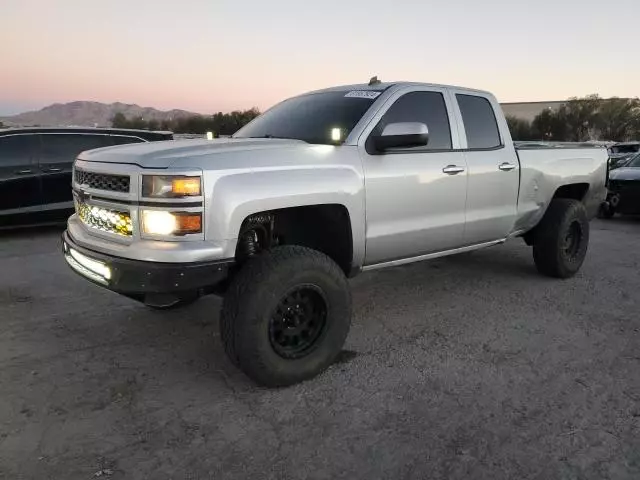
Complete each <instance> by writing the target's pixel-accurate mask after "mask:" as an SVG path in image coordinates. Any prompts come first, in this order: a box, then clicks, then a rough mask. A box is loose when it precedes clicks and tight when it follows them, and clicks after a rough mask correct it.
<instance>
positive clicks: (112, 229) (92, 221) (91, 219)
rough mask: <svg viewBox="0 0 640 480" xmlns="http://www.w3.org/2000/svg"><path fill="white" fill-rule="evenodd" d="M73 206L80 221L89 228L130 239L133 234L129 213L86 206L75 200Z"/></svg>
mask: <svg viewBox="0 0 640 480" xmlns="http://www.w3.org/2000/svg"><path fill="white" fill-rule="evenodd" d="M75 206H76V213H77V214H78V217H79V218H80V220H82V221H83V222H84V224H85V225H88V226H89V227H91V228H95V229H96V230H100V231H102V232H109V233H115V234H116V235H123V236H125V237H130V236H131V235H132V233H133V224H132V223H131V215H129V212H120V211H118V210H110V209H107V208H102V207H96V206H94V205H87V204H86V203H83V202H80V201H78V200H76V202H75Z"/></svg>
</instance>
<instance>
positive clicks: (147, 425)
mask: <svg viewBox="0 0 640 480" xmlns="http://www.w3.org/2000/svg"><path fill="white" fill-rule="evenodd" d="M59 235H60V230H59V229H57V230H56V229H53V230H52V229H47V230H35V231H34V230H29V231H23V232H19V233H13V234H6V233H5V234H2V237H0V266H1V272H2V274H1V275H0V478H3V479H5V478H6V479H11V480H17V479H64V480H67V479H69V480H72V479H91V478H98V477H102V478H111V479H123V478H127V479H153V480H163V479H205V478H212V479H213V478H215V479H222V478H251V479H257V478H259V479H263V478H273V479H287V478H309V479H341V478H344V479H350V480H351V479H360V478H362V479H368V480H370V479H378V478H389V479H394V480H396V479H403V478H429V479H490V480H498V479H541V480H542V479H544V480H546V479H606V478H612V479H638V478H640V295H639V292H640V219H615V220H612V221H608V222H603V221H596V222H594V223H593V224H592V242H591V246H590V252H589V256H588V259H587V261H586V263H585V265H584V267H583V269H582V271H581V272H580V273H579V274H578V276H577V277H575V278H574V279H571V280H566V281H558V280H552V279H548V278H544V277H541V276H538V275H537V274H536V271H535V268H534V266H533V262H532V259H531V253H530V249H529V248H527V247H526V246H525V245H524V244H523V243H521V242H520V241H514V242H512V243H509V244H507V245H506V246H503V247H495V248H492V249H487V250H483V251H478V252H474V253H471V254H466V255H461V256H457V257H451V258H447V259H440V260H435V261H432V262H427V263H422V264H414V265H410V266H405V267H399V268H396V269H390V270H385V271H379V272H375V273H370V274H365V275H362V276H360V277H358V278H356V279H355V280H354V281H353V282H352V284H353V290H354V301H355V316H354V321H353V327H352V330H351V334H350V336H349V339H348V342H347V346H346V348H347V350H345V352H344V354H343V355H342V357H341V359H340V361H339V362H338V363H337V364H336V365H334V366H333V367H332V368H330V369H329V370H328V371H327V372H326V373H325V374H323V375H321V376H320V377H318V378H317V379H314V380H312V381H309V382H306V383H303V384H300V385H297V386H294V387H291V388H287V389H281V390H266V389H261V388H257V387H255V386H254V385H253V384H251V383H250V382H249V381H248V380H247V379H246V378H245V377H244V376H243V375H242V374H241V373H239V372H238V371H236V370H235V369H234V368H233V367H232V366H231V365H230V364H229V362H227V360H226V359H225V357H224V354H223V351H222V347H221V345H220V341H219V337H218V333H217V321H218V310H219V307H220V301H219V300H218V299H216V298H214V297H211V298H205V299H202V300H201V301H199V302H197V303H196V304H194V305H192V306H190V307H188V308H186V309H184V310H182V311H179V312H156V311H151V310H149V309H147V308H145V307H144V306H142V305H139V304H136V303H135V302H133V301H129V300H127V299H125V298H121V297H119V296H118V295H116V294H113V293H111V292H108V291H105V290H102V289H100V288H98V287H95V286H93V285H91V284H89V283H87V282H85V281H84V280H82V279H80V278H78V277H77V276H76V275H75V274H74V273H72V272H71V271H70V270H69V269H68V268H67V267H66V265H64V262H63V260H62V257H61V255H60V253H59V249H60V247H59Z"/></svg>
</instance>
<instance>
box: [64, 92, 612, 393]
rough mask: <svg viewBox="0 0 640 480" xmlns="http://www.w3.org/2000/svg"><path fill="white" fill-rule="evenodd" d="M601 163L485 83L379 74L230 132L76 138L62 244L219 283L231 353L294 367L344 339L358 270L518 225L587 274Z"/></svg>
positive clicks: (79, 265) (267, 367)
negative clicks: (84, 148)
mask: <svg viewBox="0 0 640 480" xmlns="http://www.w3.org/2000/svg"><path fill="white" fill-rule="evenodd" d="M606 170H607V152H606V150H605V149H603V148H598V147H577V146H575V145H566V146H564V147H563V148H558V147H553V148H552V147H549V148H545V147H544V146H543V147H540V146H537V147H535V148H527V147H517V146H515V145H514V143H513V141H512V139H511V136H510V134H509V129H508V126H507V123H506V120H505V118H504V115H503V114H502V111H501V109H500V106H499V104H498V102H497V100H496V99H495V97H494V96H493V95H492V94H490V93H488V92H483V91H480V90H473V89H467V88H461V87H454V86H443V85H434V84H422V83H407V82H399V83H380V82H377V81H372V82H370V83H369V84H366V85H348V86H342V87H333V88H329V89H324V90H319V91H315V92H310V93H307V94H303V95H300V96H298V97H294V98H291V99H288V100H285V101H284V102H282V103H280V104H278V105H276V106H275V107H273V108H272V109H270V110H268V111H267V112H265V113H264V114H263V115H261V116H259V117H258V118H256V119H255V120H253V121H252V122H251V123H249V124H248V125H246V126H245V127H243V128H242V129H240V130H239V131H238V132H237V133H236V134H235V135H233V137H232V138H229V139H218V140H201V141H196V140H186V141H173V142H162V143H156V144H145V145H130V146H121V147H111V148H106V149H101V150H97V151H92V152H85V153H83V154H81V155H80V156H79V157H78V159H77V160H76V162H75V164H74V181H73V189H74V195H75V202H76V214H75V215H73V216H72V217H71V218H70V219H69V221H68V228H67V231H66V232H65V234H64V237H63V249H64V250H63V251H64V255H65V258H66V260H67V262H68V263H69V265H70V266H71V268H73V269H74V270H75V271H76V272H77V273H79V274H80V275H82V276H83V277H85V278H87V279H88V280H90V281H93V282H94V283H97V284H98V285H101V286H103V287H106V288H108V289H111V290H113V291H116V292H118V293H121V294H123V295H126V296H128V297H130V298H133V299H136V300H140V301H143V302H145V303H146V304H147V305H149V306H151V307H154V308H165V307H167V308H168V307H176V306H180V305H183V304H185V303H188V302H190V301H193V300H194V299H196V298H197V297H198V296H199V295H201V294H205V293H216V294H221V295H224V305H223V309H222V315H221V319H220V325H221V327H220V333H221V338H222V341H223V343H224V345H225V349H226V351H227V354H228V356H229V358H230V359H231V361H233V362H234V363H235V364H237V365H238V366H239V367H240V368H241V369H242V370H243V371H244V372H245V373H247V374H248V375H249V376H250V377H251V378H252V379H254V380H256V381H257V382H259V383H261V384H264V385H268V386H280V385H288V384H291V383H295V382H298V381H301V380H304V379H307V378H310V377H312V376H314V375H316V374H318V373H319V372H321V371H322V370H324V369H325V368H326V367H327V366H328V365H330V364H331V362H332V361H333V360H334V359H335V357H336V355H337V354H338V353H339V351H340V348H341V347H342V345H343V343H344V341H345V339H346V335H347V333H348V330H349V323H350V311H351V310H350V309H351V302H350V295H349V288H348V283H347V278H348V277H351V276H353V275H356V274H358V273H360V272H362V271H366V270H371V269H376V268H384V267H390V266H395V265H400V264H404V263H409V262H415V261H420V260H427V259H430V258H435V257H439V256H444V255H452V254H456V253H461V252H466V251H471V250H475V249H478V248H483V247H488V246H491V245H496V244H499V243H503V242H505V241H507V240H508V239H510V238H514V237H523V238H524V239H525V241H526V242H527V244H529V245H531V246H532V247H533V257H534V262H535V264H536V267H537V268H538V270H539V271H540V272H541V273H543V274H545V275H547V276H550V277H557V278H568V277H571V276H572V275H575V274H576V273H577V272H578V270H579V269H580V266H581V265H582V262H583V261H584V258H585V256H586V251H587V245H588V240H589V223H588V222H589V219H590V218H592V217H593V216H594V215H595V214H596V212H597V211H598V208H599V206H600V204H601V203H602V201H603V200H604V199H605V196H606V188H605V177H606Z"/></svg>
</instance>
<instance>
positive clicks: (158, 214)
mask: <svg viewBox="0 0 640 480" xmlns="http://www.w3.org/2000/svg"><path fill="white" fill-rule="evenodd" d="M142 231H143V232H144V233H148V234H150V235H186V234H188V233H200V232H202V214H201V213H183V212H174V213H171V212H166V211H164V210H143V211H142Z"/></svg>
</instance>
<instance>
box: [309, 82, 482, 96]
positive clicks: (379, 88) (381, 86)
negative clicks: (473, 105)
mask: <svg viewBox="0 0 640 480" xmlns="http://www.w3.org/2000/svg"><path fill="white" fill-rule="evenodd" d="M401 87H435V88H452V89H455V90H464V91H467V92H473V93H480V94H482V95H491V93H490V92H487V91H485V90H477V89H473V88H467V87H458V86H456V85H442V84H438V83H423V82H379V83H374V84H369V83H358V84H353V85H340V86H336V87H330V88H323V89H320V90H315V91H312V92H308V93H310V94H311V93H322V92H343V91H349V90H372V91H376V92H383V91H385V90H388V89H390V88H401Z"/></svg>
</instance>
